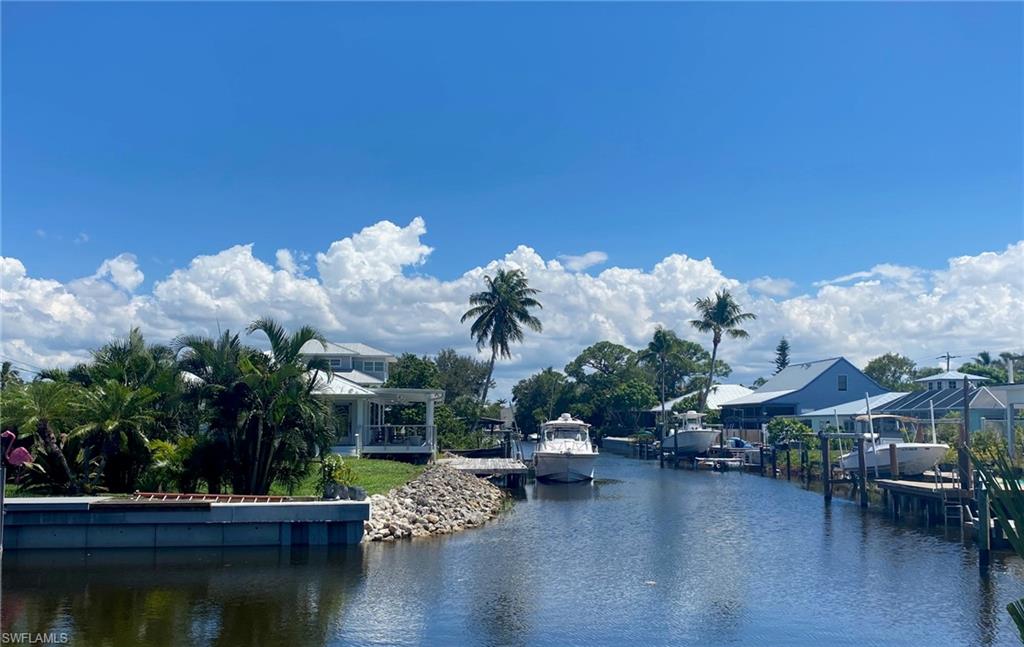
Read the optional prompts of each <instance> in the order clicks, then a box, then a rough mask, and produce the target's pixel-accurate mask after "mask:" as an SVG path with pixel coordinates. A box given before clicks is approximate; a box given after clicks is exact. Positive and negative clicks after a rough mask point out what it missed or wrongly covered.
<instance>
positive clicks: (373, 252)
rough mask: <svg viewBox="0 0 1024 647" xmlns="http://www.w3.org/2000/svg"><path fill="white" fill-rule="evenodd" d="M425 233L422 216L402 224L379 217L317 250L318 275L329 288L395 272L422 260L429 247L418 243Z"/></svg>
mask: <svg viewBox="0 0 1024 647" xmlns="http://www.w3.org/2000/svg"><path fill="white" fill-rule="evenodd" d="M425 233H427V226H426V223H424V222H423V218H419V217H416V218H413V220H412V222H410V223H409V225H408V226H406V227H399V226H398V225H396V224H394V223H392V222H390V221H388V220H382V221H381V222H378V223H377V224H375V225H371V226H369V227H366V228H365V229H363V230H362V231H360V232H359V233H358V234H355V235H354V236H350V237H348V238H343V239H341V240H338V241H335V242H333V243H331V246H330V248H328V250H327V252H326V253H323V254H317V255H316V266H317V269H318V270H319V271H320V278H321V279H322V280H323V282H324V284H325V285H326V286H327V287H329V288H331V287H336V286H338V285H339V284H343V283H353V282H360V281H372V282H379V281H385V280H387V279H390V278H393V277H395V276H398V275H400V274H401V273H402V268H403V267H407V266H414V265H420V264H422V263H423V262H424V261H426V260H427V256H428V255H429V254H430V252H431V251H433V250H432V249H431V248H430V247H427V246H426V245H424V244H422V243H420V236H422V235H423V234H425Z"/></svg>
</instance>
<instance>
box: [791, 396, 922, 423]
mask: <svg viewBox="0 0 1024 647" xmlns="http://www.w3.org/2000/svg"><path fill="white" fill-rule="evenodd" d="M905 395H908V393H907V392H906V391H903V392H899V391H894V392H892V393H882V394H881V395H873V396H871V397H870V398H868V402H870V403H871V413H875V412H876V410H877V409H878V408H879V407H884V406H885V405H887V404H889V403H890V402H893V401H895V400H898V399H900V398H902V397H903V396H905ZM865 413H867V407H865V406H864V398H860V399H858V400H851V401H849V402H844V403H842V404H838V405H836V406H834V407H826V408H824V409H817V410H816V411H808V412H807V413H801V414H799V415H798V416H797V417H798V418H816V417H826V418H831V417H832V416H859V415H862V414H865Z"/></svg>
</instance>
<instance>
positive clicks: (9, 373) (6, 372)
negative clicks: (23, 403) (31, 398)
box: [0, 361, 21, 391]
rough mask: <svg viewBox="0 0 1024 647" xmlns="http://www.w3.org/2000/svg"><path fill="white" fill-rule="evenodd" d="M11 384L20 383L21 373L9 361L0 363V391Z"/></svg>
mask: <svg viewBox="0 0 1024 647" xmlns="http://www.w3.org/2000/svg"><path fill="white" fill-rule="evenodd" d="M11 384H21V373H19V372H18V369H16V368H14V366H13V365H12V364H11V363H10V362H6V361H5V362H3V364H0V391H3V390H4V389H6V388H7V386H8V385H11Z"/></svg>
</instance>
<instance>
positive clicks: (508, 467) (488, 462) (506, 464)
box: [437, 456, 530, 477]
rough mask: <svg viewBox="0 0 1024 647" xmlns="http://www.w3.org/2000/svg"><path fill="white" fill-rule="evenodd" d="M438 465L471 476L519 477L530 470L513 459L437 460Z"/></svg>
mask: <svg viewBox="0 0 1024 647" xmlns="http://www.w3.org/2000/svg"><path fill="white" fill-rule="evenodd" d="M437 463H438V465H447V466H448V467H450V468H452V469H454V470H458V471H460V472H466V473H468V474H473V475H474V476H483V477H491V476H509V475H513V476H519V475H525V474H526V473H527V472H529V471H530V469H529V468H528V467H527V466H526V463H524V462H523V461H521V460H518V459H515V458H465V457H462V456H460V457H459V458H439V459H438V460H437Z"/></svg>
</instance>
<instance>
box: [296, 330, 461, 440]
mask: <svg viewBox="0 0 1024 647" xmlns="http://www.w3.org/2000/svg"><path fill="white" fill-rule="evenodd" d="M302 355H303V356H304V357H307V358H312V357H321V358H323V359H326V360H327V361H328V362H329V363H330V366H331V370H332V371H333V372H334V375H333V376H332V377H331V378H330V380H326V381H324V383H323V384H321V385H320V387H319V389H318V394H319V395H320V396H321V397H324V398H326V399H328V400H330V402H331V404H332V406H333V407H334V414H335V426H336V436H335V445H334V446H333V448H332V449H333V451H335V452H337V453H341V454H349V455H357V456H376V457H378V458H382V457H385V456H391V457H394V458H406V459H409V458H412V459H415V460H427V459H428V458H430V457H431V456H433V455H434V454H435V453H436V452H437V431H436V429H435V428H434V406H435V405H436V404H438V403H440V402H442V401H443V400H444V391H441V390H438V389H395V388H385V387H384V386H383V385H384V384H385V383H386V382H387V381H388V371H389V368H390V366H391V364H394V363H395V362H396V361H397V360H396V358H395V356H394V355H392V354H391V353H388V352H386V351H382V350H379V349H376V348H373V347H371V346H367V345H366V344H361V343H350V342H341V343H338V342H328V344H327V347H326V348H324V347H323V346H322V345H321V344H320V343H319V342H316V341H311V342H308V343H306V345H305V346H303V347H302ZM417 404H423V405H424V407H425V418H424V424H420V425H405V424H394V423H391V422H389V416H388V413H389V412H391V411H392V410H393V408H395V407H402V406H410V405H417Z"/></svg>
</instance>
